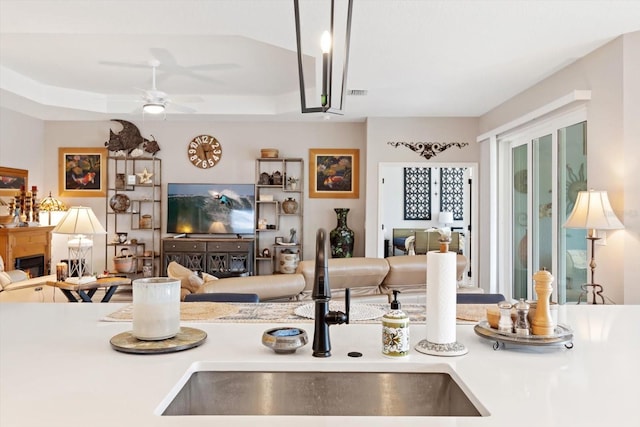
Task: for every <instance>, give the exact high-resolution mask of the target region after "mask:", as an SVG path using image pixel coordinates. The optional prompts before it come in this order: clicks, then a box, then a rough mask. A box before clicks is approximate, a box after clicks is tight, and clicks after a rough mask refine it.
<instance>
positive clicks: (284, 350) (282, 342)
mask: <svg viewBox="0 0 640 427" xmlns="http://www.w3.org/2000/svg"><path fill="white" fill-rule="evenodd" d="M307 342H309V338H308V337H307V333H306V332H305V330H304V329H300V328H292V327H282V328H273V329H268V330H266V331H264V334H262V344H264V345H265V346H267V347H269V348H270V349H272V350H273V351H275V352H276V353H278V354H290V353H295V352H296V350H297V349H299V348H300V347H303V346H304V345H305V344H306V343H307Z"/></svg>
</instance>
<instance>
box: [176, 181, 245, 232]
mask: <svg viewBox="0 0 640 427" xmlns="http://www.w3.org/2000/svg"><path fill="white" fill-rule="evenodd" d="M167 198H168V200H167V233H177V234H254V231H255V211H256V209H255V185H254V184H183V183H169V184H168V185H167Z"/></svg>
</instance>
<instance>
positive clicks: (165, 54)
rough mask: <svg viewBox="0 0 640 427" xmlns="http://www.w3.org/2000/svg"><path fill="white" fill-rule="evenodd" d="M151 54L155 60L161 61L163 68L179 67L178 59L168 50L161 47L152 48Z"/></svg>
mask: <svg viewBox="0 0 640 427" xmlns="http://www.w3.org/2000/svg"><path fill="white" fill-rule="evenodd" d="M149 52H151V55H153V57H154V58H155V59H157V60H158V61H160V63H161V64H162V66H163V68H169V69H172V68H174V67H179V65H178V62H177V61H176V58H175V57H174V56H173V54H172V53H171V52H169V51H168V50H167V49H164V48H160V47H152V48H150V49H149Z"/></svg>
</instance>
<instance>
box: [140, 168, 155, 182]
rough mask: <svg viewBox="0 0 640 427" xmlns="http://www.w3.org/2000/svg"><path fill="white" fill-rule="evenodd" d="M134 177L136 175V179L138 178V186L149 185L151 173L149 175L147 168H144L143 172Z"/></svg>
mask: <svg viewBox="0 0 640 427" xmlns="http://www.w3.org/2000/svg"><path fill="white" fill-rule="evenodd" d="M136 175H138V178H140V184H151V183H152V181H151V177H152V176H153V174H152V173H150V172H149V171H148V170H147V168H144V171H143V172H138V173H136Z"/></svg>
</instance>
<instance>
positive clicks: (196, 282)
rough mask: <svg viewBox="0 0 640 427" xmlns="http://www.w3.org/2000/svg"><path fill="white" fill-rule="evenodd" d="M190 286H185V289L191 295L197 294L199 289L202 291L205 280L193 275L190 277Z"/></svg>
mask: <svg viewBox="0 0 640 427" xmlns="http://www.w3.org/2000/svg"><path fill="white" fill-rule="evenodd" d="M188 282H189V285H188V286H184V287H185V288H187V289H188V290H189V291H190V292H191V293H194V292H197V291H198V289H200V286H202V284H203V283H204V280H203V279H202V278H201V277H198V275H197V274H195V273H194V274H192V275H191V276H189V280H188Z"/></svg>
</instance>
